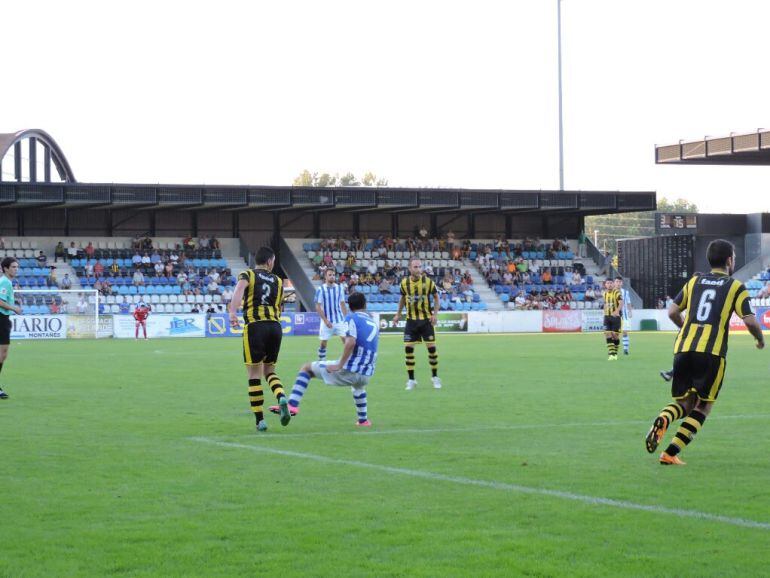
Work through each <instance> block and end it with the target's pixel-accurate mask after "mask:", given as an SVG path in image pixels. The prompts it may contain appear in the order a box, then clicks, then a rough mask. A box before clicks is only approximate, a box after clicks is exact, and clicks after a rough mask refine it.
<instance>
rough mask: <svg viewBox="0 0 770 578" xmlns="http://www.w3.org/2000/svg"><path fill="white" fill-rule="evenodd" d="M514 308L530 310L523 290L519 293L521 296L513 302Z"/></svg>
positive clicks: (517, 296)
mask: <svg viewBox="0 0 770 578" xmlns="http://www.w3.org/2000/svg"><path fill="white" fill-rule="evenodd" d="M513 306H514V307H515V308H516V309H529V308H530V303H529V301H528V300H527V296H526V294H525V293H524V291H523V290H521V291H519V294H518V295H516V297H515V298H514V300H513Z"/></svg>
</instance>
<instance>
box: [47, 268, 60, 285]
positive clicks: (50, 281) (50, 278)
mask: <svg viewBox="0 0 770 578" xmlns="http://www.w3.org/2000/svg"><path fill="white" fill-rule="evenodd" d="M45 284H46V285H47V286H48V287H58V286H59V284H58V283H57V282H56V267H51V272H50V273H49V274H48V277H47V278H46V280H45Z"/></svg>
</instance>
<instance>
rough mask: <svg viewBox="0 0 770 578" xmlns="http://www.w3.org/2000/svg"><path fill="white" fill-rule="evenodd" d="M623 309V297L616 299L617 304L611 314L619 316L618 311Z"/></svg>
mask: <svg viewBox="0 0 770 578" xmlns="http://www.w3.org/2000/svg"><path fill="white" fill-rule="evenodd" d="M622 310H623V299H622V298H620V299H618V301H617V306H616V307H615V311H613V313H612V314H613V315H614V316H615V317H620V312H621V311H622Z"/></svg>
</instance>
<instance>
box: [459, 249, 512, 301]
mask: <svg viewBox="0 0 770 578" xmlns="http://www.w3.org/2000/svg"><path fill="white" fill-rule="evenodd" d="M462 271H463V273H464V272H465V271H469V272H470V274H471V279H473V290H474V291H475V292H476V293H478V294H479V297H481V300H482V301H483V302H484V303H486V304H487V306H488V307H489V311H505V305H504V304H503V302H502V301H500V297H498V296H497V295H496V294H495V292H494V291H492V289H490V288H489V285H487V282H486V280H485V279H484V277H483V276H482V275H481V273H480V272H479V270H478V269H477V268H476V266H475V265H474V264H473V263H471V262H470V261H469V260H467V259H466V260H464V261H463V268H462Z"/></svg>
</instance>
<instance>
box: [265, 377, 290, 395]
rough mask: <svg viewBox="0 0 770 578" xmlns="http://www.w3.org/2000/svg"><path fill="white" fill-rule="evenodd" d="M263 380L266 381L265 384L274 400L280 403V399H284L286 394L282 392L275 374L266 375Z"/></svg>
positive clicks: (279, 381) (280, 384) (281, 385)
mask: <svg viewBox="0 0 770 578" xmlns="http://www.w3.org/2000/svg"><path fill="white" fill-rule="evenodd" d="M265 379H267V384H268V385H269V386H270V389H271V390H272V392H273V395H274V396H275V399H277V400H278V401H281V398H282V397H286V394H285V393H284V392H283V384H282V383H281V378H280V377H278V376H277V375H276V374H275V373H268V374H267V375H266V376H265Z"/></svg>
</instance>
